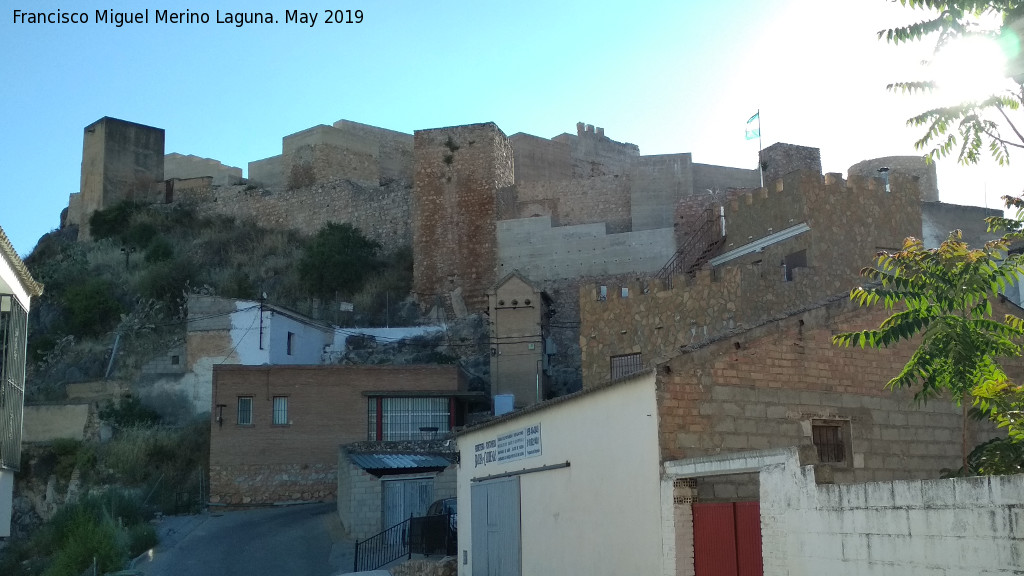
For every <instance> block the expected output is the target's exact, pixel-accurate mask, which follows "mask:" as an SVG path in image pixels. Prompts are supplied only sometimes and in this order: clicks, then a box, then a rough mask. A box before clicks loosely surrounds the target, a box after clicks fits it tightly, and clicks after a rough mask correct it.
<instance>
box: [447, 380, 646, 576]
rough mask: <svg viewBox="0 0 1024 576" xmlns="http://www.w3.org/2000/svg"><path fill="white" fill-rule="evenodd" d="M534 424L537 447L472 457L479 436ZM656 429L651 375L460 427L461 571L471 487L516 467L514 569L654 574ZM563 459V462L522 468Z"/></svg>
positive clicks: (466, 573) (469, 550)
mask: <svg viewBox="0 0 1024 576" xmlns="http://www.w3.org/2000/svg"><path fill="white" fill-rule="evenodd" d="M538 425H539V427H540V429H539V432H540V440H541V442H540V445H539V451H540V453H539V454H535V455H532V456H531V455H529V452H527V453H526V454H525V455H524V456H523V457H519V458H515V459H510V460H508V461H505V462H501V461H493V462H489V463H488V462H484V463H482V464H477V461H476V455H477V454H478V453H479V451H478V450H477V445H478V444H484V445H485V446H486V444H487V442H488V441H490V440H495V439H497V438H498V437H499V436H502V435H505V434H508V433H510V432H515V431H517V430H522V429H525V428H529V427H533V426H538ZM657 435H658V414H657V406H656V403H655V377H654V374H653V373H644V374H641V375H638V376H636V377H634V378H631V379H628V380H624V381H620V382H617V383H615V384H611V385H608V386H606V387H603V388H594V389H590V390H587V391H584V392H580V393H577V394H575V395H571V396H566V397H562V398H559V399H556V400H552V401H548V402H545V403H542V404H538V405H535V406H534V407H531V408H529V409H526V410H522V411H520V412H518V413H515V414H513V415H511V416H507V417H503V418H500V419H498V420H495V421H494V423H492V424H484V425H481V426H479V427H476V428H472V429H469V430H468V431H466V432H464V433H462V434H460V435H459V437H458V445H459V452H460V464H459V470H458V499H459V548H460V551H459V576H471V575H472V573H473V559H474V554H475V551H474V546H473V539H472V537H471V535H472V534H473V526H472V517H473V514H472V513H471V512H472V509H473V506H474V503H473V501H472V489H471V486H473V485H474V484H475V483H476V481H479V480H481V479H486V478H488V477H491V476H494V475H497V474H506V473H517V472H520V471H525V472H524V473H522V474H519V476H518V478H519V483H520V502H521V507H520V514H521V519H520V524H521V526H522V528H521V538H522V547H521V557H522V574H524V575H528V574H659V573H661V571H662V520H661V493H660V490H661V489H660V480H659V478H660V470H659V455H658V437H657ZM485 460H486V458H485ZM566 462H568V463H569V466H568V467H562V468H556V469H549V470H544V471H533V472H531V471H530V470H534V469H537V468H540V467H545V466H556V465H564V464H565V463H566ZM476 553H480V554H482V553H483V552H482V551H481V552H476Z"/></svg>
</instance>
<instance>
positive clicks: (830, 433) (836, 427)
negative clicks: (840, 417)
mask: <svg viewBox="0 0 1024 576" xmlns="http://www.w3.org/2000/svg"><path fill="white" fill-rule="evenodd" d="M848 425H849V423H848V422H845V421H833V420H815V421H813V422H812V423H811V440H812V441H813V442H814V446H815V447H816V448H817V449H818V461H819V462H821V463H823V464H845V463H847V462H848V460H847V454H846V452H847V448H848V443H847V438H848V432H847V430H848V428H847V427H848Z"/></svg>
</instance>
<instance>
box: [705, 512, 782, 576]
mask: <svg viewBox="0 0 1024 576" xmlns="http://www.w3.org/2000/svg"><path fill="white" fill-rule="evenodd" d="M693 568H694V572H695V573H696V576H762V575H763V572H764V567H763V564H762V560H761V509H760V506H759V504H758V503H757V502H714V503H711V502H708V503H695V504H693Z"/></svg>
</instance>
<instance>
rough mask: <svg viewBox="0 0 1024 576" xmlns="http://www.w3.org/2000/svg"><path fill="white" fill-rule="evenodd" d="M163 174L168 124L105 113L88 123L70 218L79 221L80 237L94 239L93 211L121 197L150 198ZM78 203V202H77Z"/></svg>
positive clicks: (137, 199) (136, 199)
mask: <svg viewBox="0 0 1024 576" xmlns="http://www.w3.org/2000/svg"><path fill="white" fill-rule="evenodd" d="M163 179H164V130H163V129H162V128H153V127H152V126H145V125H142V124H136V123H134V122H126V121H124V120H118V119H117V118H110V117H106V116H105V117H103V118H100V119H99V120H97V121H96V122H93V123H92V124H90V125H88V126H86V127H85V133H84V136H83V139H82V182H81V187H80V188H79V190H80V192H79V197H78V200H77V202H75V201H72V203H71V204H72V206H71V207H70V209H69V211H68V222H70V223H73V224H78V225H79V233H78V237H79V239H80V240H88V239H90V235H89V217H90V216H91V215H92V213H93V212H95V211H96V210H103V209H105V208H110V207H111V206H114V205H115V204H117V203H118V202H121V201H123V200H134V201H138V202H151V201H153V199H154V198H155V196H154V193H155V192H156V188H155V184H156V183H157V182H162V181H163ZM74 204H77V206H74Z"/></svg>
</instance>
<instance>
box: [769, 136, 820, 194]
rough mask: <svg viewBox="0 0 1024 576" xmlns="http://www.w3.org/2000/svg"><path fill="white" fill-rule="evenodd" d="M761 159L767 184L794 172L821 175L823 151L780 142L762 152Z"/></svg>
mask: <svg viewBox="0 0 1024 576" xmlns="http://www.w3.org/2000/svg"><path fill="white" fill-rule="evenodd" d="M760 157H761V169H762V170H763V171H764V181H765V184H767V183H768V182H774V181H775V180H778V179H779V178H782V177H783V176H785V175H786V174H789V173H790V172H793V171H794V170H804V171H807V172H814V173H817V174H821V151H820V150H819V149H817V148H811V147H808V146H797V145H796V144H785V143H782V142H780V143H778V144H772V145H771V146H769V147H767V148H765V149H764V150H761V155H760Z"/></svg>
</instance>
